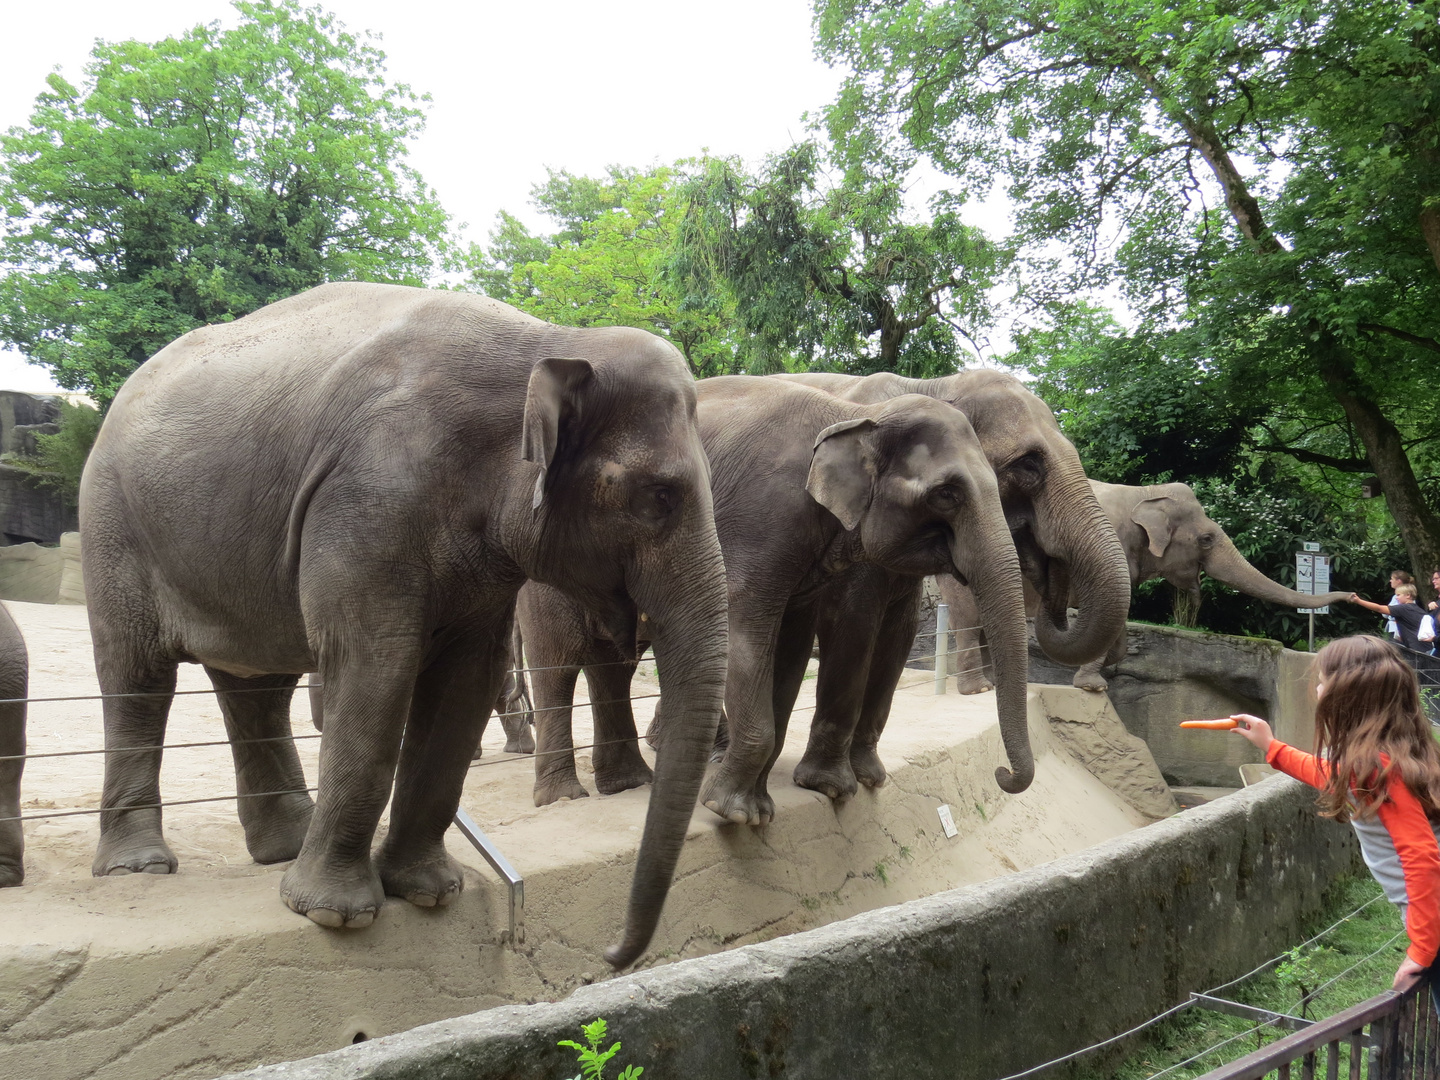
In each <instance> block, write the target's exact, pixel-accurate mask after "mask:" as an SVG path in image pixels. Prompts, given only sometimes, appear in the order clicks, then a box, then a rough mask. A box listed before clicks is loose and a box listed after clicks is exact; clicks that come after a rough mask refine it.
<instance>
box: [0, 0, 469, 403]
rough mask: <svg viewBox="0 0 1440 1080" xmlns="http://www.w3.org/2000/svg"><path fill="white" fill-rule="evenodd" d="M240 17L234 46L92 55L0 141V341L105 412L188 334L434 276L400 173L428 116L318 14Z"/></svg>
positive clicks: (56, 79)
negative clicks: (305, 293)
mask: <svg viewBox="0 0 1440 1080" xmlns="http://www.w3.org/2000/svg"><path fill="white" fill-rule="evenodd" d="M235 7H236V10H237V12H238V14H239V21H238V24H237V25H236V26H235V27H234V28H233V29H229V30H222V29H221V28H220V26H219V24H211V25H208V26H196V27H194V28H193V29H191V30H189V31H187V32H186V33H184V34H182V35H180V36H178V37H171V38H166V39H165V40H164V41H160V42H156V43H153V44H151V43H145V42H140V41H123V42H117V43H106V42H101V43H99V44H97V45H96V47H95V50H94V52H93V53H92V60H91V62H90V63H89V64H88V65H87V67H86V68H85V75H84V79H83V80H82V84H81V86H79V87H77V86H74V85H72V84H71V83H69V82H67V81H66V80H65V79H64V78H62V77H61V76H60V75H59V74H58V73H57V74H52V75H50V76H49V77H48V79H47V87H48V88H47V89H46V90H45V92H43V93H42V94H40V96H39V97H38V98H37V99H36V102H35V109H34V111H33V113H32V115H31V118H30V123H29V125H28V126H27V127H18V128H12V129H11V130H10V131H9V132H8V133H7V134H5V135H4V136H0V208H3V212H4V215H5V217H4V221H5V226H4V230H5V231H4V237H3V239H0V275H3V276H0V341H4V342H5V343H7V344H10V345H13V346H14V347H16V348H18V349H20V350H21V351H22V352H24V353H26V354H27V355H28V356H29V357H30V358H31V359H32V360H33V361H36V362H38V363H42V364H44V365H46V366H48V367H50V368H51V369H52V370H53V371H54V375H55V378H56V381H57V382H59V383H60V384H61V385H62V386H66V387H69V388H71V389H83V390H87V391H89V392H90V393H92V394H93V395H94V396H95V397H96V399H97V400H99V401H101V402H102V403H103V402H107V401H108V400H109V399H110V397H112V396H113V395H114V393H115V391H116V390H117V389H118V388H119V386H120V384H121V383H122V382H123V381H124V380H125V378H126V377H127V376H128V375H129V374H130V372H132V371H133V370H134V369H135V368H136V366H138V365H139V364H140V363H142V362H143V361H144V360H145V359H147V358H148V357H150V356H151V355H153V354H154V353H155V352H156V351H158V350H159V349H160V348H162V347H163V346H164V345H165V344H166V343H168V342H169V341H171V340H173V339H174V338H176V337H178V336H179V335H180V334H183V333H185V332H186V331H188V330H191V329H193V328H195V327H197V326H200V325H202V324H205V323H211V322H220V321H225V320H229V319H233V318H236V317H238V316H241V315H244V314H246V313H248V312H250V311H253V310H255V309H256V308H258V307H261V306H262V305H264V304H267V303H269V302H271V301H273V300H278V299H281V298H283V297H286V296H289V295H292V294H293V293H296V292H299V291H301V290H303V289H305V288H308V287H310V286H313V285H316V284H319V283H320V282H323V281H327V280H334V279H361V280H371V281H392V282H404V283H409V284H422V283H424V282H425V280H426V279H427V278H428V277H429V276H430V275H431V273H432V272H433V271H434V270H435V268H436V265H437V261H438V260H439V259H440V258H441V255H442V249H443V246H444V237H445V231H446V226H447V219H446V215H445V213H444V212H443V210H442V209H441V208H440V205H439V203H438V202H437V201H436V199H435V196H434V194H433V192H431V190H430V189H429V188H428V187H426V185H425V184H424V182H423V181H422V179H421V178H420V176H419V175H418V174H417V173H416V172H415V171H414V169H412V168H411V167H410V166H409V165H408V164H407V163H406V160H405V157H406V153H407V146H408V144H409V143H410V142H411V141H412V140H413V139H414V138H415V137H416V136H417V135H418V134H419V132H420V131H421V130H422V127H423V122H424V120H423V114H422V112H421V110H420V106H421V103H422V101H423V100H424V99H422V98H419V97H417V96H416V95H415V94H413V93H412V92H411V91H410V89H409V88H408V87H406V86H403V85H399V84H391V83H388V82H387V81H386V79H385V73H384V72H385V68H384V60H385V57H384V54H383V53H382V52H381V51H380V50H379V49H378V48H377V47H376V46H375V45H374V44H373V42H372V41H370V40H369V39H368V38H366V37H357V36H355V35H352V34H349V33H347V32H345V31H344V30H343V28H342V27H341V25H340V24H339V23H338V22H336V20H335V19H334V18H333V16H331V15H329V14H327V13H326V12H324V11H323V10H321V9H320V8H303V7H301V6H300V5H299V4H298V3H296V2H295V0H253V2H252V0H237V2H236V4H235Z"/></svg>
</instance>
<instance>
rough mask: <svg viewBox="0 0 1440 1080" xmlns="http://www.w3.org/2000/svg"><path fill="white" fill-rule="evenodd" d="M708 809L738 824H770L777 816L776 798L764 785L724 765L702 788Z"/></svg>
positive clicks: (701, 791) (704, 802) (702, 799)
mask: <svg viewBox="0 0 1440 1080" xmlns="http://www.w3.org/2000/svg"><path fill="white" fill-rule="evenodd" d="M700 801H701V803H703V804H704V805H705V808H706V809H707V810H710V811H712V812H714V813H716V814H719V815H720V816H721V817H722V818H724V819H725V820H726V821H731V822H734V823H735V824H736V825H768V824H769V823H770V822H772V821H774V820H775V801H774V800H773V799H771V798H770V795H769V793H768V792H767V791H765V790H764V788H761V787H758V786H757V785H754V784H748V783H744V782H741V781H739V780H738V779H737V778H735V777H734V776H733V775H731V774H730V773H728V772H727V771H726V770H725V768H724V766H723V765H722V766H721V768H720V769H718V770H717V771H716V772H715V774H714V775H713V776H711V777H710V778H709V779H707V780H706V781H705V786H704V787H703V788H701V789H700Z"/></svg>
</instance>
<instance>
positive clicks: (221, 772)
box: [6, 602, 814, 885]
mask: <svg viewBox="0 0 1440 1080" xmlns="http://www.w3.org/2000/svg"><path fill="white" fill-rule="evenodd" d="M6 607H7V608H9V610H10V613H11V614H12V615H13V616H14V617H15V621H16V622H17V623H18V624H19V626H20V630H21V632H22V633H23V634H24V635H25V642H26V647H27V648H28V650H29V653H30V696H31V698H32V699H34V698H53V697H85V696H89V695H97V694H99V692H100V687H99V683H98V682H97V681H96V677H95V662H94V654H93V652H92V650H91V644H90V626H89V622H88V620H87V616H86V610H85V608H83V607H74V606H57V605H48V604H24V603H15V602H6ZM301 686H302V688H301V689H299V690H297V691H296V693H295V696H294V699H293V702H292V705H291V727H292V730H293V731H294V734H295V738H296V744H297V746H298V749H299V752H300V760H301V762H302V764H303V765H304V768H305V778H306V781H307V783H308V784H309V785H310V786H311V787H313V786H314V785H315V782H316V777H317V775H318V772H319V755H320V739H319V737H318V734H317V733H316V731H315V729H314V726H313V725H312V724H311V722H310V701H309V695H308V694H307V693H306V692H305V690H304V689H303V687H304V680H302V682H301ZM177 689H178V690H179V691H181V693H179V694H177V696H176V697H175V700H174V704H173V705H172V706H171V709H170V719H169V724H168V727H167V730H166V733H165V745H166V747H167V748H168V749H166V751H165V755H164V764H163V766H162V768H161V773H160V791H161V798H162V800H163V801H164V802H165V803H166V804H181V805H167V808H166V809H165V812H164V818H165V834H166V839H167V840H168V841H169V843H170V846H171V847H172V848H173V849H174V851H175V854H176V856H177V857H178V858H179V860H180V864H181V866H182V867H183V868H184V870H185V872H187V873H192V872H202V873H215V872H219V873H223V872H224V871H225V870H226V869H227V868H231V867H235V868H239V867H244V868H245V870H246V872H247V873H248V872H252V871H253V870H254V864H253V863H252V862H251V860H250V856H249V853H248V852H247V851H246V850H245V841H244V835H243V833H242V832H241V830H240V824H239V821H238V819H237V818H236V814H235V803H234V802H233V801H231V800H230V799H223V800H222V801H210V802H198V803H190V804H189V805H184V804H185V803H186V801H187V800H198V799H216V798H217V797H224V796H232V797H233V796H234V794H235V768H234V764H233V761H232V759H231V756H230V749H229V746H228V744H227V743H226V742H225V724H224V721H223V720H222V719H221V716H220V709H219V707H218V705H217V704H216V701H215V697H214V695H213V694H211V693H209V692H208V691H209V690H210V681H209V679H207V678H206V676H205V672H204V671H203V669H201V668H200V667H199V666H198V665H196V664H182V665H180V672H179V679H178V684H177ZM807 690H808V692H809V694H810V697H809V699H807V700H806V701H804V702H802V703H801V704H802V705H803V704H813V698H814V681H813V680H810V681H809V682H808V683H807ZM184 691H200V692H199V693H190V694H186V693H183V692H184ZM632 693H633V694H634V695H635V696H636V697H639V698H641V700H638V701H636V702H635V715H636V722H637V724H638V726H639V729H640V730H641V731H642V732H643V731H644V730H645V727H646V725H647V724H648V723H649V722H650V717H651V715H652V714H653V712H654V706H655V699H654V697H653V695H656V694H658V693H659V683H658V682H657V681H656V679H655V677H654V664H653V663H650V662H646V663H645V664H643V665H642V666H641V670H640V672H639V673H637V675H636V678H635V680H634V684H633V687H632ZM575 700H576V708H575V711H574V733H575V743H576V745H577V746H579V745H583V744H586V743H589V742H591V741H592V732H591V720H590V710H589V709H588V708H583V707H581V706H582V705H583V703H584V702H585V701H587V700H588V698H587V695H586V687H585V680H584V679H583V678H582V679H580V680H579V681H578V685H577V688H576V695H575ZM27 728H28V747H27V752H28V753H29V754H30V755H31V760H29V761H28V762H27V763H26V766H25V776H24V780H23V782H22V786H21V808H22V813H23V814H24V815H25V816H27V817H32V816H36V815H48V814H65V813H66V812H68V811H75V810H96V809H98V808H99V806H100V792H101V786H102V783H103V778H104V756H103V755H102V754H98V753H90V754H81V755H74V756H63V757H46V756H43V755H47V754H73V752H74V751H86V750H99V749H100V748H102V747H103V746H104V741H105V736H104V726H103V722H102V719H101V702H100V701H99V700H80V701H32V704H31V705H30V709H29V718H28V723H27ZM191 743H205V744H210V745H203V746H185V745H181V744H191ZM504 745H505V733H504V731H503V730H502V729H501V726H500V722H499V721H498V720H496V719H494V718H493V717H492V719H491V721H490V723H489V726H488V727H487V729H486V731H485V737H484V739H483V740H482V742H481V747H482V749H483V751H484V753H483V755H482V757H481V759H480V760H479V761H477V762H475V763H474V765H473V766H472V768H471V772H470V779H469V780H468V781H467V783H466V797H465V801H464V805H465V807H466V809H467V810H468V811H469V812H470V814H471V815H472V816H473V817H474V818H475V819H476V820H477V821H478V822H479V823H480V824H481V825H482V826H483V825H486V824H489V825H492V826H493V825H500V824H510V823H512V822H513V821H514V820H515V819H516V817H517V816H524V815H526V814H527V812H528V813H534V812H535V807H534V805H533V800H532V798H531V785H532V784H533V781H534V764H533V762H534V759H533V758H532V757H530V756H528V755H525V756H516V755H508V754H505V753H504V751H503V748H504ZM644 749H645V753H646V757H647V758H648V759H649V760H650V762H651V764H652V765H653V764H654V755H653V753H651V752H650V750H649V748H648V747H645V748H644ZM576 758H577V764H578V766H579V768H580V773H581V782H582V783H584V784H585V786H586V787H587V788H589V789H590V790H591V791H593V790H594V782H593V773H592V772H591V770H590V756H589V753H588V752H587V751H584V750H581V751H579V752H578V753H577V755H576ZM381 828H382V829H383V828H384V819H382V824H381ZM99 836H100V825H99V817H98V816H97V815H96V814H94V813H86V814H72V815H67V816H58V817H39V818H37V819H36V820H33V821H29V822H27V824H26V826H25V843H26V847H25V865H26V878H25V883H26V885H38V884H41V883H46V882H53V881H54V880H55V879H57V878H60V877H65V876H71V875H83V876H87V877H88V876H89V873H90V860H91V858H92V857H93V856H94V853H95V845H96V843H97V842H98V840H99ZM475 861H476V864H477V865H479V866H483V863H479V860H478V856H477V857H476V860H475Z"/></svg>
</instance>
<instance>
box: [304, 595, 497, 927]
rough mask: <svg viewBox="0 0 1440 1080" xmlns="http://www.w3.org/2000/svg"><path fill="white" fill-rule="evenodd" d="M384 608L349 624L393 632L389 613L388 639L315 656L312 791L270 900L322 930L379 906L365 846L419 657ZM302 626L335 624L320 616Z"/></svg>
mask: <svg viewBox="0 0 1440 1080" xmlns="http://www.w3.org/2000/svg"><path fill="white" fill-rule="evenodd" d="M334 592H335V594H336V595H353V594H354V593H353V591H351V590H345V589H336V590H334ZM372 599H376V598H372ZM390 606H392V605H384V606H382V607H381V608H380V610H378V611H376V612H375V614H374V615H373V616H372V617H370V618H356V619H352V620H350V625H353V626H396V622H397V614H398V615H399V616H401V621H400V625H399V627H398V628H396V629H395V630H393V631H392V632H391V633H389V634H385V635H381V634H354V635H352V636H348V637H347V638H346V639H345V640H343V641H340V642H338V643H337V645H336V647H333V648H332V649H329V650H322V651H321V655H320V672H321V676H322V681H323V683H324V702H323V708H324V715H325V736H324V738H323V739H322V740H321V742H320V778H319V786H320V793H319V796H318V797H317V798H316V800H315V812H314V814H313V815H312V816H311V818H310V828H309V830H308V831H307V832H306V834H305V843H304V845H303V846H302V847H301V849H300V854H299V856H298V857H297V858H296V860H295V861H294V862H293V863H292V864H291V865H290V868H289V869H288V870H286V871H285V876H284V877H283V878H281V880H280V898H281V899H282V900H284V901H285V903H286V904H287V905H288V906H289V907H290V909H291V910H292V911H296V912H298V913H300V914H301V915H306V916H308V917H309V918H310V919H311V920H313V921H314V922H317V923H319V924H321V925H322V926H329V927H340V926H345V927H349V928H352V929H358V928H360V927H364V926H369V925H370V924H371V923H372V922H374V921H375V917H376V915H377V914H379V911H380V906H381V904H382V903H383V902H384V899H385V893H384V889H383V887H382V885H381V881H380V875H379V874H378V873H377V871H376V869H375V866H374V864H373V862H372V860H371V857H370V845H371V843H372V841H373V840H374V838H375V828H376V826H377V825H378V824H379V823H380V814H381V812H382V811H383V810H384V809H385V803H386V801H387V800H388V799H389V796H390V791H391V788H392V786H393V783H394V779H395V765H396V762H397V760H398V759H399V756H400V743H401V738H402V736H403V734H404V732H405V726H406V719H407V717H408V716H409V714H410V703H411V698H412V696H413V695H414V692H415V682H416V676H415V673H416V672H417V671H418V670H419V668H420V660H421V656H420V648H419V640H420V635H419V634H418V633H417V632H407V631H406V628H405V623H406V622H409V621H410V620H408V619H403V615H404V608H403V602H400V601H396V602H395V603H394V604H393V607H394V608H396V609H399V611H398V612H396V611H391V610H387V608H389V607H390ZM312 621H314V622H315V623H316V624H318V625H335V624H339V625H345V623H344V622H341V621H340V620H339V619H338V618H324V617H323V614H321V613H317V616H316V618H315V619H314V620H312ZM492 689H493V688H492ZM493 696H494V695H493V693H491V694H487V696H486V697H485V698H484V699H482V700H485V701H489V700H492V699H493ZM470 749H473V748H467V750H466V757H467V760H468V756H469V753H470Z"/></svg>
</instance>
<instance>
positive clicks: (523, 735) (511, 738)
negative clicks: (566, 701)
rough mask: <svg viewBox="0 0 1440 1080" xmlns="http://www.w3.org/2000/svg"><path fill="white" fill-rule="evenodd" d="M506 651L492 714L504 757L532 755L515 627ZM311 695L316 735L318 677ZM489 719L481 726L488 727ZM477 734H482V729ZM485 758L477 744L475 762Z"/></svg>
mask: <svg viewBox="0 0 1440 1080" xmlns="http://www.w3.org/2000/svg"><path fill="white" fill-rule="evenodd" d="M508 641H509V651H508V652H507V653H506V655H505V681H504V682H503V683H501V685H500V693H499V695H498V696H497V697H496V698H495V708H494V713H495V715H496V716H498V717H499V718H500V726H501V727H502V728H503V729H504V730H505V753H507V754H533V753H534V752H535V736H534V733H533V732H532V731H531V729H532V728H533V727H534V726H535V706H534V705H533V704H531V702H530V687H529V685H528V684H527V682H526V679H525V655H524V649H523V645H522V642H521V640H520V626H519V624H518V623H516V624H514V625H513V626H512V627H511V630H510V635H509V638H508ZM308 690H309V693H310V720H311V722H312V723H313V724H314V725H315V730H316V731H321V732H323V731H324V730H325V682H324V680H323V679H322V678H321V677H320V676H319V675H318V674H314V673H312V674H311V676H310V684H309V687H308ZM488 722H489V720H488V717H487V718H486V721H485V722H484V724H486V725H488ZM480 734H481V735H482V736H483V735H484V734H485V728H484V726H483V725H482V727H481V729H480ZM482 756H484V751H483V750H482V749H481V748H480V745H479V744H478V743H477V744H476V746H475V755H474V757H473V758H472V760H474V761H479V760H480V758H481V757H482Z"/></svg>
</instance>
